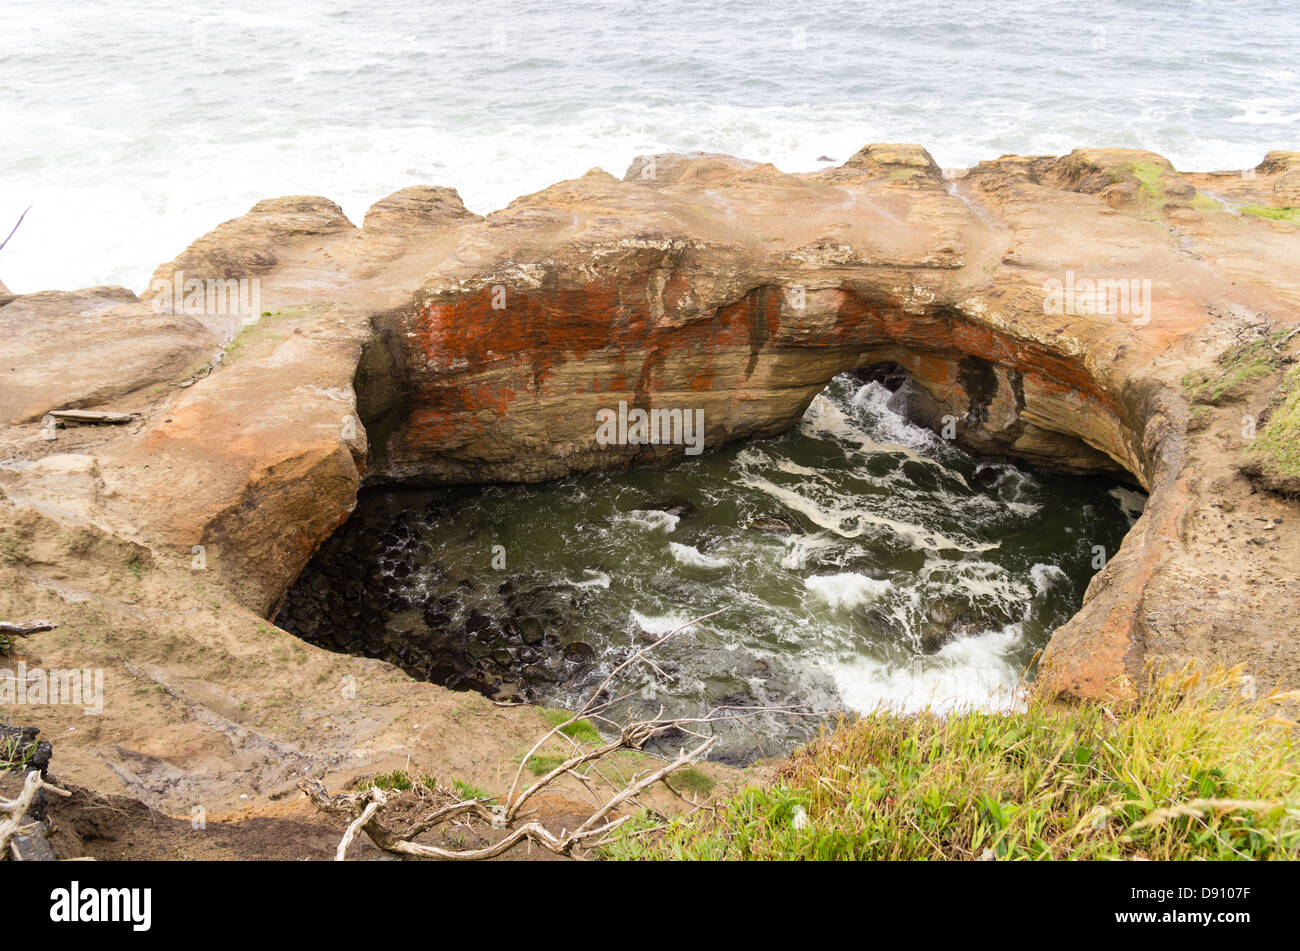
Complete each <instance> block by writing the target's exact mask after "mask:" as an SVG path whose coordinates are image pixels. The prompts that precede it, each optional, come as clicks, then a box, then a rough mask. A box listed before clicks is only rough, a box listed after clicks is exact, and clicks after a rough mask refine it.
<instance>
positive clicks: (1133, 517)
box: [1109, 485, 1147, 525]
mask: <svg viewBox="0 0 1300 951" xmlns="http://www.w3.org/2000/svg"><path fill="white" fill-rule="evenodd" d="M1109 495H1110V497H1111V498H1113V499H1114V500H1115V501H1116V502H1118V503H1119V507H1120V508H1121V509H1122V510H1123V512H1124V517H1125V518H1127V519H1128V523H1129V524H1130V525H1132V524H1133V523H1134V522H1136V521H1137V520H1138V518H1139V517H1140V516H1141V515H1142V513H1143V512H1144V511H1146V507H1147V497H1146V496H1145V495H1143V494H1142V493H1141V492H1135V491H1133V490H1132V489H1126V488H1124V487H1123V486H1122V485H1117V486H1115V487H1114V488H1113V489H1111V490H1110V493H1109Z"/></svg>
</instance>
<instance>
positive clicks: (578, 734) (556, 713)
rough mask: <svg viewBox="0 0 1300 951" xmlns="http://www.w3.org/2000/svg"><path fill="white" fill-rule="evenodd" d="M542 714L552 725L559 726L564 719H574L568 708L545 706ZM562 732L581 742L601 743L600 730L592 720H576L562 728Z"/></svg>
mask: <svg viewBox="0 0 1300 951" xmlns="http://www.w3.org/2000/svg"><path fill="white" fill-rule="evenodd" d="M541 714H542V716H544V717H545V718H546V722H547V723H549V724H550V725H551V726H559V725H560V724H561V723H563V722H564V721H566V720H571V719H573V714H572V713H570V712H569V711H568V710H558V709H548V708H546V707H543V708H541ZM560 732H561V733H563V734H564V735H565V736H567V737H569V738H571V739H574V740H577V741H578V742H580V743H599V742H600V741H601V735H600V731H599V730H597V729H596V727H595V726H594V725H593V724H592V722H591V721H590V720H575V721H574V722H573V723H570V724H569V725H568V726H566V727H564V728H563V729H561V730H560Z"/></svg>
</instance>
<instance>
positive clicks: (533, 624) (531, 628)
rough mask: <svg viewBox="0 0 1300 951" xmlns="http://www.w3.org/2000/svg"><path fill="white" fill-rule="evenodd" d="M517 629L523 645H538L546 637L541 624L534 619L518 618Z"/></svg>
mask: <svg viewBox="0 0 1300 951" xmlns="http://www.w3.org/2000/svg"><path fill="white" fill-rule="evenodd" d="M516 627H517V628H518V629H519V636H520V637H521V638H523V641H524V643H525V644H540V643H541V642H542V638H543V637H545V636H546V630H545V628H543V627H542V622H541V621H539V620H538V619H537V618H535V617H525V618H520V619H519V620H518V621H517V622H516Z"/></svg>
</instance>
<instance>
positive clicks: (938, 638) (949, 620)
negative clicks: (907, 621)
mask: <svg viewBox="0 0 1300 951" xmlns="http://www.w3.org/2000/svg"><path fill="white" fill-rule="evenodd" d="M1012 620H1014V619H1013V618H1012V616H1011V614H1010V613H1009V612H1008V611H1007V610H1006V609H1004V608H1001V607H998V606H997V605H987V604H979V603H972V602H970V601H966V600H964V599H962V598H958V597H943V598H936V599H934V600H933V601H931V602H930V603H929V604H927V605H926V606H925V616H924V618H922V620H921V624H920V629H919V631H918V634H919V637H920V647H921V650H922V652H923V653H926V654H933V653H935V652H936V651H938V650H940V649H941V648H942V647H943V646H944V645H945V644H947V643H949V642H950V641H953V640H955V639H956V638H958V637H966V636H969V635H972V634H980V633H983V632H985V631H996V630H999V629H1000V628H1003V627H1005V626H1006V625H1008V624H1010V623H1011V621H1012Z"/></svg>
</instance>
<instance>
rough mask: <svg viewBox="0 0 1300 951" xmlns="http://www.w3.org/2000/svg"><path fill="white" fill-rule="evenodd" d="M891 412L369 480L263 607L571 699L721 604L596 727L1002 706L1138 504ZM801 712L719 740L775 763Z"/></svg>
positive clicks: (384, 647) (816, 415)
mask: <svg viewBox="0 0 1300 951" xmlns="http://www.w3.org/2000/svg"><path fill="white" fill-rule="evenodd" d="M892 405H894V400H893V397H891V394H890V393H889V392H888V391H887V390H886V389H884V388H883V387H882V386H881V385H880V384H879V383H874V382H873V383H866V384H862V383H860V382H858V381H857V380H855V379H853V378H852V377H851V376H843V377H839V378H837V379H836V380H834V381H832V384H831V385H830V386H829V387H828V388H827V390H826V391H825V392H824V393H823V394H821V395H820V396H818V397H817V398H816V399H815V400H814V402H813V404H812V405H811V406H810V407H809V409H808V411H807V413H806V414H805V416H804V418H803V419H802V421H801V422H800V424H799V425H798V426H797V427H795V428H794V429H793V430H791V431H790V432H788V433H787V434H785V435H783V436H781V437H777V438H772V439H764V440H755V441H751V442H748V443H739V444H734V445H731V446H728V447H724V448H723V449H721V450H720V451H718V452H714V453H710V454H707V455H704V456H700V457H697V458H693V459H689V460H687V461H683V462H680V463H677V464H674V465H669V466H663V467H656V468H645V469H638V470H632V471H627V472H621V473H616V474H609V475H600V476H583V477H574V478H569V479H563V480H559V481H556V482H550V483H546V484H542V485H494V486H487V487H482V488H478V489H474V490H472V491H409V490H407V491H401V492H397V493H393V492H385V491H380V492H377V493H374V494H371V495H370V496H368V497H366V498H364V499H363V501H362V503H361V505H360V507H359V510H358V515H356V516H354V518H353V520H352V521H351V522H349V524H348V526H345V528H344V529H343V530H342V531H341V532H340V533H339V535H337V536H336V537H335V538H334V539H332V540H331V542H330V543H329V544H328V545H327V546H326V547H325V548H324V549H323V550H322V553H321V554H319V555H318V556H317V558H316V560H314V561H313V563H312V565H311V566H309V568H308V569H307V571H306V572H305V573H304V575H303V577H302V578H301V579H300V580H299V582H298V584H297V586H296V587H295V589H294V591H293V592H291V594H290V597H289V599H288V601H287V602H286V606H285V611H284V616H283V617H281V618H279V619H278V621H279V623H281V624H282V625H284V626H285V627H287V628H288V629H290V630H295V631H298V632H300V633H304V634H309V635H310V636H311V638H312V639H314V640H317V641H318V642H321V643H325V644H329V645H331V646H336V647H337V646H340V645H346V644H348V643H349V642H350V643H351V644H352V646H351V647H349V648H348V649H351V650H360V651H361V652H366V653H371V654H373V655H374V656H381V657H388V658H390V659H393V660H395V661H397V662H399V663H403V664H404V666H406V667H407V669H408V670H412V672H413V673H415V674H416V675H417V676H424V677H428V678H430V679H434V680H439V681H442V682H444V683H449V684H451V685H455V686H461V687H474V688H477V689H480V690H485V691H486V692H489V693H492V692H494V691H496V690H499V689H501V687H502V686H503V684H504V685H506V686H507V687H508V688H511V689H518V690H519V691H520V692H522V694H523V695H524V696H526V697H527V698H528V699H530V700H533V701H537V702H543V703H549V704H552V705H565V706H569V707H576V706H579V705H580V704H581V703H582V702H583V701H584V700H585V699H586V697H587V696H588V694H589V692H590V691H591V690H592V688H593V686H594V685H595V684H597V683H599V682H600V681H601V680H602V679H603V678H604V677H605V675H606V674H607V673H608V672H609V671H610V670H611V669H613V667H614V666H615V665H617V664H618V663H621V662H622V661H623V660H624V659H626V658H627V657H628V656H630V655H631V653H633V652H634V651H635V650H637V649H639V648H641V647H644V646H645V645H647V644H649V643H650V642H651V641H652V640H654V639H655V637H656V636H657V635H660V634H663V633H665V632H667V631H669V630H672V629H674V628H675V627H677V626H679V625H681V624H683V623H685V622H686V621H688V620H690V619H692V618H697V617H700V616H702V615H705V614H709V613H710V612H713V611H720V613H718V614H717V615H716V616H714V617H711V618H709V619H708V620H706V621H703V622H701V623H698V624H696V625H693V626H691V627H689V628H688V629H686V630H684V631H682V632H681V633H679V634H677V635H675V636H674V637H673V638H672V639H670V640H669V641H668V642H667V643H665V644H664V645H662V646H661V647H659V648H657V649H656V650H655V651H654V653H653V654H652V655H651V656H652V659H653V660H654V661H655V664H656V667H655V668H651V667H648V666H640V667H638V668H637V671H636V674H635V676H633V677H632V678H630V679H628V680H624V681H622V682H621V689H620V690H616V691H615V694H616V695H621V694H623V693H630V694H631V696H630V697H629V698H628V699H627V701H626V702H623V703H620V704H619V705H618V706H617V707H616V713H617V715H618V716H622V715H626V714H627V713H628V712H633V713H637V714H641V715H654V714H655V713H656V711H657V710H658V709H659V707H660V705H662V706H663V707H664V709H665V710H666V711H669V712H670V713H672V714H673V715H700V714H703V713H707V712H709V711H711V710H714V709H716V708H718V707H730V708H733V709H735V710H743V711H752V710H754V709H755V708H765V707H785V706H790V707H794V708H797V709H798V710H800V711H802V712H803V713H819V712H828V711H839V710H854V711H862V710H867V709H871V708H873V707H875V706H877V705H880V704H886V705H890V706H894V707H898V708H902V709H918V708H921V707H931V708H936V709H948V708H952V707H954V706H969V705H978V706H994V707H997V706H1005V705H1008V704H1011V703H1014V702H1015V699H1016V697H1015V687H1016V685H1017V683H1018V682H1019V680H1020V678H1021V674H1022V672H1023V671H1025V670H1026V669H1027V668H1028V667H1029V666H1030V664H1031V661H1032V659H1033V656H1034V654H1035V652H1036V651H1037V650H1038V649H1040V648H1041V647H1042V646H1043V645H1044V644H1045V643H1046V641H1047V639H1048V637H1049V635H1050V633H1051V631H1052V630H1053V629H1054V628H1055V627H1057V626H1058V625H1060V624H1061V623H1062V622H1064V621H1065V620H1066V619H1068V618H1069V617H1070V616H1071V614H1073V613H1074V612H1075V611H1076V610H1077V609H1078V606H1079V604H1080V603H1081V601H1082V597H1083V591H1084V588H1085V587H1086V586H1087V583H1088V581H1089V579H1090V577H1091V576H1092V574H1093V573H1094V571H1095V567H1096V565H1097V564H1100V563H1101V559H1104V558H1105V557H1108V556H1109V555H1110V554H1113V553H1114V552H1115V550H1116V549H1117V548H1118V546H1119V543H1120V541H1121V539H1122V538H1123V535H1124V533H1125V532H1126V531H1127V530H1128V528H1129V527H1130V526H1131V524H1132V522H1133V520H1134V519H1135V518H1136V517H1137V515H1138V514H1139V513H1140V511H1141V507H1142V505H1143V502H1144V497H1143V496H1142V495H1141V494H1140V493H1137V492H1135V491H1132V490H1130V489H1127V488H1123V487H1120V486H1117V485H1115V484H1114V483H1110V482H1107V481H1106V480H1102V479H1096V478H1082V477H1062V476H1049V475H1045V474H1042V473H1032V472H1029V471H1026V470H1024V469H1020V468H1017V467H1015V466H1012V465H1006V464H989V463H984V462H980V461H979V460H977V459H976V458H974V457H972V456H971V455H970V454H968V453H967V452H965V451H964V450H962V449H961V448H959V447H957V446H955V445H953V444H952V443H950V442H947V441H945V440H943V439H942V438H940V437H939V436H938V435H936V434H934V433H932V432H931V431H929V430H927V429H924V428H922V427H920V426H917V425H914V424H913V423H911V422H909V421H907V420H906V419H905V418H904V417H902V416H901V415H899V414H898V413H896V412H894V410H893V409H892V408H891V406H892ZM360 578H364V579H366V580H365V581H359V580H356V579H360ZM349 579H351V580H349ZM312 619H315V620H312ZM322 619H323V620H322ZM331 619H332V620H331ZM340 619H342V620H340ZM308 620H312V623H310V624H309V625H307V626H304V623H303V622H304V621H308ZM317 622H320V623H317ZM530 627H531V628H534V629H535V636H533V637H529V636H528V631H529V629H530ZM363 645H368V646H363ZM453 655H455V656H453ZM521 671H522V675H521ZM816 723H817V720H816V719H815V718H808V719H804V718H795V719H791V718H788V717H783V716H767V715H763V716H758V717H756V718H755V720H754V722H752V723H750V724H749V726H750V727H752V729H740V728H735V729H729V730H724V731H723V741H722V742H721V743H720V747H719V753H720V754H721V755H724V756H731V757H734V758H738V759H744V758H746V757H749V756H753V755H756V754H758V753H760V752H763V753H768V754H771V753H774V752H779V751H781V750H784V749H788V748H789V746H791V745H793V744H794V743H796V742H798V741H799V740H800V739H803V738H806V737H807V736H808V735H809V732H810V731H811V730H814V729H816Z"/></svg>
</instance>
